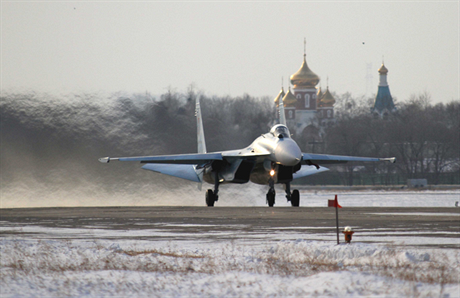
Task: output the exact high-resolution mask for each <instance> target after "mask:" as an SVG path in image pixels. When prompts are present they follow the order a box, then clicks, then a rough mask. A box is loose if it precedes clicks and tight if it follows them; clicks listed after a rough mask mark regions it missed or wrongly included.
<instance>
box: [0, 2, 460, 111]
mask: <svg viewBox="0 0 460 298" xmlns="http://www.w3.org/2000/svg"><path fill="white" fill-rule="evenodd" d="M0 5H1V90H2V91H21V90H36V91H45V92H55V93H69V92H71V93H73V92H92V91H107V92H118V91H125V92H141V93H143V92H149V93H151V94H162V93H165V92H166V91H167V90H168V89H173V90H176V91H178V92H185V91H186V90H187V88H188V87H189V86H191V85H193V86H194V89H196V90H201V91H203V92H204V93H205V94H207V95H209V96H212V95H217V96H226V95H230V96H240V95H243V94H245V93H247V94H249V95H251V96H257V97H260V96H270V97H273V98H275V96H276V95H277V94H278V92H279V90H280V87H281V85H282V78H284V81H283V82H284V83H283V86H284V88H285V89H287V88H288V82H289V77H290V76H291V75H292V74H294V73H295V72H296V71H297V70H298V69H299V68H300V66H301V63H302V59H303V54H304V39H306V54H307V62H308V65H309V67H310V69H311V70H312V71H313V72H315V73H316V74H317V75H318V76H319V77H320V78H321V81H320V83H319V84H318V86H321V87H322V88H323V89H324V88H326V86H327V85H329V88H330V90H331V91H333V92H336V93H337V94H342V93H345V92H351V93H352V95H354V96H362V95H365V94H367V95H372V94H375V93H376V91H377V86H378V81H379V74H378V72H377V69H378V68H379V67H380V65H381V63H382V61H383V60H384V62H385V66H386V67H387V68H388V70H389V72H388V83H389V86H390V91H391V93H392V95H393V97H394V98H396V100H397V101H405V100H407V99H408V98H409V97H410V96H411V95H418V94H422V93H424V92H427V93H429V94H430V95H431V98H432V102H433V103H438V102H444V103H447V102H450V101H451V100H458V99H459V98H460V87H459V85H460V83H459V81H460V78H459V73H460V62H459V56H460V46H459V44H460V37H459V36H460V32H459V27H460V21H459V15H460V1H458V0H457V1H324V2H319V1H283V2H281V1H279V2H278V1H277V2H266V1H249V2H240V1H226V2H215V1H176V2H172V1H33V0H32V1H3V0H2V1H1V4H0ZM328 83H329V84H328Z"/></svg>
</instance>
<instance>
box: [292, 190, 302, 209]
mask: <svg viewBox="0 0 460 298" xmlns="http://www.w3.org/2000/svg"><path fill="white" fill-rule="evenodd" d="M291 205H292V207H299V205H300V194H299V190H298V189H294V190H293V191H292V194H291Z"/></svg>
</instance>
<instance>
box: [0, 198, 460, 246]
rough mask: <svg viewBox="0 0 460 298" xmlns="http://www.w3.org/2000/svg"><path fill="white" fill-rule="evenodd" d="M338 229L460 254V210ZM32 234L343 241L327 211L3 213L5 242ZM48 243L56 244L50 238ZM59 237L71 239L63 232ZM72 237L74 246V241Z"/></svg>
mask: <svg viewBox="0 0 460 298" xmlns="http://www.w3.org/2000/svg"><path fill="white" fill-rule="evenodd" d="M339 225H340V231H342V230H343V227H345V226H351V227H352V228H353V230H354V231H355V235H354V236H353V237H354V238H353V239H357V241H358V240H359V241H361V242H374V243H375V242H377V243H385V242H388V243H397V242H401V241H402V242H406V244H407V245H415V246H424V247H438V248H457V249H459V248H460V208H455V207H436V208H430V207H419V208H404V207H348V208H342V209H339ZM25 227H28V228H29V229H25ZM31 227H40V228H49V229H48V230H50V231H51V230H53V228H63V229H66V231H71V230H69V229H75V230H77V229H85V230H91V229H94V230H101V229H102V230H104V231H112V233H105V234H103V235H102V234H101V235H96V234H92V235H93V236H92V237H95V238H96V237H97V238H99V239H100V238H103V239H109V238H112V239H114V238H117V237H121V236H117V235H118V234H117V231H118V232H120V231H124V232H128V233H127V234H124V236H123V238H126V239H128V238H129V239H148V240H152V239H154V240H158V241H176V240H180V241H188V240H190V241H222V240H224V241H226V240H232V241H233V240H235V241H243V242H244V241H250V242H252V243H256V242H264V241H273V240H275V241H276V240H295V239H299V238H302V239H311V240H324V241H336V211H335V208H326V207H299V208H293V207H274V208H269V207H73V208H70V207H65V208H18V209H0V238H2V237H10V238H11V237H13V236H14V237H20V238H24V237H35V236H37V232H33V229H32V230H30V228H31ZM28 231H29V232H28ZM46 233H48V232H46ZM46 233H45V234H46ZM48 237H50V238H53V236H52V233H51V232H50V233H48ZM59 237H60V238H65V237H66V235H65V233H64V235H62V232H61V234H60V236H59ZM67 237H68V239H72V238H73V237H75V234H72V233H69V235H68V236H67ZM88 237H90V236H88ZM398 237H399V238H398ZM42 238H43V237H42ZM45 238H46V237H45ZM342 238H343V236H342V235H341V234H340V239H341V240H342ZM398 239H402V240H401V241H397V240H398ZM408 240H409V241H408Z"/></svg>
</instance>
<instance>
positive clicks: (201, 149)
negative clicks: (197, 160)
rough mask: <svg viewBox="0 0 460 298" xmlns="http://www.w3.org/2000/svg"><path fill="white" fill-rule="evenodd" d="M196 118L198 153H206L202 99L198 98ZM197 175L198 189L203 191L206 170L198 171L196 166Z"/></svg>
mask: <svg viewBox="0 0 460 298" xmlns="http://www.w3.org/2000/svg"><path fill="white" fill-rule="evenodd" d="M195 116H196V127H197V133H196V135H197V143H198V153H206V141H205V139H204V129H203V118H202V117H201V106H200V97H199V96H197V97H196V107H195ZM194 169H195V173H196V174H197V176H198V179H199V180H200V182H199V183H198V189H199V190H201V185H202V184H203V172H204V169H197V168H196V166H194Z"/></svg>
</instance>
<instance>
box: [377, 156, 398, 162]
mask: <svg viewBox="0 0 460 298" xmlns="http://www.w3.org/2000/svg"><path fill="white" fill-rule="evenodd" d="M380 160H381V161H389V162H391V163H395V162H396V157H388V158H381V159H380Z"/></svg>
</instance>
